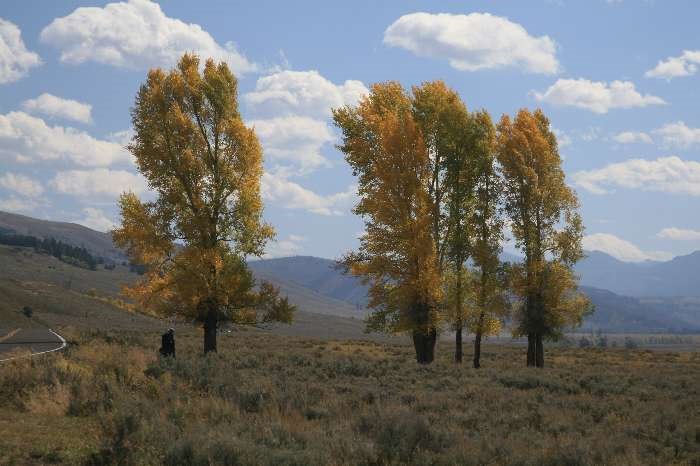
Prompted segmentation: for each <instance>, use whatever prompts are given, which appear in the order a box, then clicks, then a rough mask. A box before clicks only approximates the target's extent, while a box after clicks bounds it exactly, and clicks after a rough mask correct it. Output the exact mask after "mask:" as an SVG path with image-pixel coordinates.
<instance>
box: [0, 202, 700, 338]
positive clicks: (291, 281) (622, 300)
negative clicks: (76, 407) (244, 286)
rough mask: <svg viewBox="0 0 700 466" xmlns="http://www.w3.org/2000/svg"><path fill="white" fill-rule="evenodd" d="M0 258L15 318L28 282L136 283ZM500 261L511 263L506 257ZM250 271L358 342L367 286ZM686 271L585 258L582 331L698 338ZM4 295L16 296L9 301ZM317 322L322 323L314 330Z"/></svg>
mask: <svg viewBox="0 0 700 466" xmlns="http://www.w3.org/2000/svg"><path fill="white" fill-rule="evenodd" d="M0 228H5V229H11V230H14V231H16V232H17V233H19V234H29V235H35V236H40V237H54V238H56V239H60V240H61V241H64V242H66V243H69V244H73V245H77V246H85V247H86V248H88V249H89V250H90V251H91V252H93V253H94V254H102V256H103V257H110V258H119V257H121V258H123V255H122V253H121V251H119V250H117V249H116V248H114V247H113V245H112V243H111V238H110V237H109V235H107V234H105V233H100V232H96V231H94V230H91V229H89V228H86V227H83V226H80V225H76V224H72V223H61V222H50V221H45V220H37V219H33V218H31V217H25V216H21V215H15V214H8V213H3V212H0ZM0 252H2V253H1V254H0V298H2V296H3V295H4V297H5V301H6V303H7V302H11V303H12V307H13V309H15V311H16V310H17V309H18V308H17V306H18V305H19V304H20V302H21V301H22V300H21V299H19V298H17V297H16V296H15V295H17V293H18V291H17V290H22V289H24V291H23V292H22V293H25V294H27V293H28V294H29V295H30V296H31V295H32V293H34V295H36V290H33V289H32V288H31V286H29V285H27V284H28V283H29V284H31V283H34V282H36V283H44V284H48V286H49V287H53V288H52V290H54V291H55V292H56V293H59V294H60V293H61V292H60V291H58V290H60V289H62V288H64V287H65V284H66V282H67V281H68V282H70V283H71V287H72V290H71V292H72V293H75V292H78V293H81V294H83V295H84V294H85V293H87V292H88V291H89V290H90V289H92V288H94V289H95V290H97V291H98V292H99V293H102V294H105V295H107V296H116V294H117V293H118V289H119V286H120V283H124V282H125V281H127V282H128V281H131V280H135V279H136V275H135V274H132V273H129V271H128V269H127V268H125V267H121V266H120V267H117V269H116V270H114V271H107V270H103V269H102V268H100V270H98V271H95V272H92V271H88V270H83V269H78V268H76V267H72V266H69V265H66V264H63V263H61V262H59V261H55V262H51V261H52V260H53V258H50V257H44V256H43V255H40V254H36V253H34V252H33V251H28V250H25V248H9V247H6V246H3V247H2V249H1V250H0ZM504 260H517V258H516V257H515V256H510V255H509V256H507V257H504ZM249 264H250V267H251V269H252V270H253V272H254V273H255V274H256V276H257V278H258V279H260V280H267V281H270V282H271V283H273V284H274V285H276V286H278V287H279V288H280V290H281V291H282V293H283V294H285V295H287V296H288V297H289V300H290V302H292V303H293V304H295V305H296V306H297V307H298V308H299V310H300V311H301V312H302V313H304V315H305V316H306V317H304V319H305V321H306V324H305V325H306V327H307V329H312V328H315V329H316V330H314V331H320V332H329V331H331V330H330V328H331V327H332V325H330V322H329V321H328V319H329V317H328V316H334V318H341V319H346V320H347V322H345V321H344V322H345V324H347V325H348V326H349V327H348V328H352V331H351V332H350V333H352V334H357V335H361V331H362V322H361V319H362V318H364V316H365V315H366V312H367V311H366V309H365V307H366V304H367V287H366V286H365V285H363V284H362V283H361V281H360V280H359V279H357V278H355V277H352V276H348V275H344V274H343V273H342V272H341V271H340V270H338V269H337V268H336V267H335V262H334V261H332V260H329V259H323V258H318V257H311V256H295V257H285V258H277V259H266V260H256V261H251V262H250V263H249ZM693 270H700V252H696V253H693V254H690V255H688V256H682V257H677V258H674V259H673V260H671V261H668V262H648V263H643V264H632V263H625V262H621V261H618V260H617V259H614V258H613V257H611V256H609V255H607V254H603V253H599V252H592V253H589V254H588V257H587V258H586V259H584V260H583V261H581V262H580V263H579V265H578V267H577V271H578V272H579V273H580V274H581V276H582V285H583V291H584V292H585V293H586V294H587V295H588V296H589V297H590V298H591V301H592V302H593V304H594V305H595V306H596V312H595V313H594V314H593V315H592V316H590V317H588V318H587V319H586V321H585V323H584V327H585V328H600V329H603V330H607V331H627V332H646V331H700V286H695V283H697V285H700V278H698V276H697V275H696V274H693V273H692V272H693ZM625 295H627V296H625ZM8 296H15V297H14V298H12V299H11V300H10V299H9V298H8ZM57 299H58V298H57ZM59 301H60V299H59ZM6 303H5V307H7V304H6ZM2 307H3V303H0V308H2ZM6 315H7V314H6ZM321 315H325V316H326V317H322V316H321ZM15 317H16V316H15ZM15 317H13V318H15ZM0 318H1V314H0ZM319 319H320V320H319ZM323 319H327V321H326V322H325V323H321V322H322V321H323ZM336 324H338V325H339V326H340V327H343V325H345V324H343V325H340V324H339V322H336ZM0 327H1V325H0Z"/></svg>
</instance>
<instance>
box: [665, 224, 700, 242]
mask: <svg viewBox="0 0 700 466" xmlns="http://www.w3.org/2000/svg"><path fill="white" fill-rule="evenodd" d="M656 236H658V237H659V238H664V239H670V240H674V241H700V231H698V230H686V229H683V228H675V227H671V228H664V229H663V230H661V231H660V232H658V233H657V234H656Z"/></svg>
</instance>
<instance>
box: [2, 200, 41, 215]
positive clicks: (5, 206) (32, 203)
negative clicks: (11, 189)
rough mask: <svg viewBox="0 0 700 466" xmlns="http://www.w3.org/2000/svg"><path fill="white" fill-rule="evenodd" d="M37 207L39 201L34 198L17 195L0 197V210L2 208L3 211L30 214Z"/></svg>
mask: <svg viewBox="0 0 700 466" xmlns="http://www.w3.org/2000/svg"><path fill="white" fill-rule="evenodd" d="M37 207H39V202H37V201H36V200H34V199H27V198H19V197H17V196H10V197H9V198H0V210H4V211H5V212H23V213H26V214H32V213H34V210H35V209H36V208H37Z"/></svg>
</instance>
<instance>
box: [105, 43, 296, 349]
mask: <svg viewBox="0 0 700 466" xmlns="http://www.w3.org/2000/svg"><path fill="white" fill-rule="evenodd" d="M131 116H132V123H133V127H134V136H133V139H132V142H131V144H130V145H129V146H128V148H129V150H130V151H131V153H132V154H133V155H134V157H135V160H136V165H137V167H138V170H139V172H140V173H141V174H142V175H143V176H144V177H145V179H146V180H147V182H148V185H149V187H150V188H151V190H153V191H154V192H155V194H156V199H155V200H154V201H141V200H139V199H138V198H137V196H136V195H135V194H133V193H124V194H123V195H122V196H121V198H120V200H119V206H120V209H121V226H120V227H118V228H117V229H116V230H114V232H113V237H114V240H115V243H116V244H117V245H118V246H119V247H122V248H125V249H126V250H127V252H128V254H129V255H130V257H131V258H132V260H134V261H135V262H137V263H140V264H144V265H145V266H146V273H145V274H144V275H143V276H142V278H141V280H139V281H138V282H137V283H136V284H135V285H134V286H132V287H129V288H127V289H126V290H125V291H126V293H127V294H128V295H129V296H130V297H132V298H133V299H134V300H135V301H137V302H138V303H140V304H141V305H142V306H143V307H144V308H146V309H148V310H150V311H152V312H156V313H159V314H166V315H172V314H175V315H179V316H181V317H184V318H187V319H195V320H197V321H199V322H201V323H202V324H203V329H204V351H205V352H209V351H216V348H217V346H216V333H217V327H218V324H219V322H220V321H223V320H232V321H234V322H237V323H241V324H257V323H260V322H268V321H282V322H290V321H291V319H292V314H293V311H294V308H293V306H290V305H289V303H288V302H287V299H286V298H280V297H279V296H278V292H277V290H276V289H275V288H274V287H272V286H271V285H270V284H268V283H262V284H260V285H259V286H258V285H256V282H255V280H254V278H253V276H252V273H251V272H250V270H249V269H248V267H247V264H246V257H248V256H260V255H262V254H263V248H264V246H265V243H266V242H267V241H268V240H269V239H270V238H272V237H273V234H274V232H273V229H272V227H271V226H270V225H268V224H266V223H265V222H263V220H262V212H263V204H262V200H261V197H260V177H261V175H262V172H263V166H262V151H261V148H260V144H259V142H258V138H257V137H256V135H255V132H254V131H253V129H251V128H247V127H246V126H245V124H244V123H243V120H242V119H241V116H240V113H239V111H238V102H237V82H236V79H235V77H234V76H233V74H232V73H231V72H230V71H229V68H228V66H227V65H226V64H225V63H220V64H215V63H214V61H212V60H207V62H206V64H205V65H204V67H203V72H200V62H199V59H198V57H197V56H195V55H189V54H186V55H184V56H183V57H182V58H181V59H180V61H179V63H178V65H177V67H176V68H175V69H173V70H171V71H170V72H167V73H166V72H165V71H163V70H161V69H154V70H151V71H150V72H149V73H148V79H147V81H146V83H145V84H143V85H142V86H141V88H140V90H139V92H138V95H137V97H136V103H135V105H134V107H133V109H132V112H131Z"/></svg>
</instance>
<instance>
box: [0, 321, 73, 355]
mask: <svg viewBox="0 0 700 466" xmlns="http://www.w3.org/2000/svg"><path fill="white" fill-rule="evenodd" d="M65 346H66V341H65V340H64V339H63V337H62V336H60V335H59V334H57V333H56V332H54V331H53V330H51V329H44V328H26V329H23V328H20V329H0V362H2V361H8V360H10V359H14V358H15V357H22V356H27V355H29V354H31V355H32V356H36V355H38V354H44V353H50V352H51V351H58V350H60V349H63V348H65Z"/></svg>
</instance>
